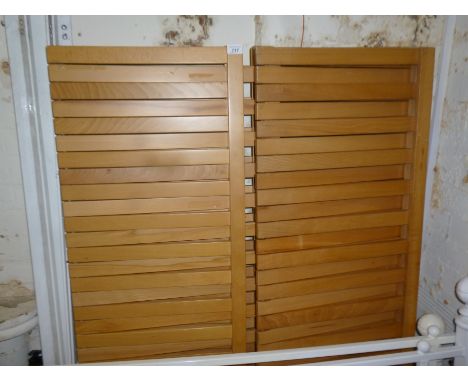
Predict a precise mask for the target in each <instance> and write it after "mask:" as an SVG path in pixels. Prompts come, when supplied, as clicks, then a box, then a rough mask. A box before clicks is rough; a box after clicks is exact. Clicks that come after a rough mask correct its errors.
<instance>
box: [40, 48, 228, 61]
mask: <svg viewBox="0 0 468 382" xmlns="http://www.w3.org/2000/svg"><path fill="white" fill-rule="evenodd" d="M47 61H48V63H49V64H108V65H114V64H117V65H118V64H121V65H128V64H137V65H146V64H190V65H191V64H225V63H226V62H227V54H226V48H225V47H177V48H174V47H160V46H158V47H154V48H150V47H109V46H106V47H101V46H48V47H47Z"/></svg>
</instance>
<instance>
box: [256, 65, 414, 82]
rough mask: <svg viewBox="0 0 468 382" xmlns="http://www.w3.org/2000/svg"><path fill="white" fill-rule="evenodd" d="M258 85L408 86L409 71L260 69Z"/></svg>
mask: <svg viewBox="0 0 468 382" xmlns="http://www.w3.org/2000/svg"><path fill="white" fill-rule="evenodd" d="M255 74H256V77H255V83H257V84H263V83H266V84H271V83H277V84H295V83H298V84H368V83H408V82H409V81H410V78H411V77H410V75H411V73H410V69H409V68H386V67H381V68H356V67H354V68H353V67H342V68H336V67H313V66H312V67H310V66H309V67H307V66H302V67H301V66H294V67H288V66H276V65H271V66H257V67H256V72H255Z"/></svg>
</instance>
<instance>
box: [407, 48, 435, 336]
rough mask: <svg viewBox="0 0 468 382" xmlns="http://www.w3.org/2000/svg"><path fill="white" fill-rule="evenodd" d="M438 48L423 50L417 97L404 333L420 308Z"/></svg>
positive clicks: (420, 57) (410, 330) (411, 329)
mask: <svg viewBox="0 0 468 382" xmlns="http://www.w3.org/2000/svg"><path fill="white" fill-rule="evenodd" d="M434 54H435V52H434V49H433V48H423V49H420V50H419V59H420V64H419V67H418V69H419V70H418V75H417V82H418V89H419V93H418V97H417V101H416V107H415V111H416V116H417V128H416V134H415V142H414V150H413V151H414V153H413V155H414V157H413V165H412V177H411V181H412V185H411V197H410V206H411V207H410V208H411V215H410V220H409V225H408V241H409V250H408V257H407V263H406V267H407V269H408V272H407V278H406V283H405V284H406V292H405V294H406V298H405V310H404V316H403V333H404V335H409V333H414V331H415V327H416V320H415V317H416V309H417V300H418V284H419V264H420V258H421V241H422V239H421V237H422V227H423V215H424V195H425V185H426V172H427V155H428V149H427V147H428V144H429V130H430V119H431V105H432V82H433V72H434Z"/></svg>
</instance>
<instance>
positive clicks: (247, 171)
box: [244, 163, 256, 178]
mask: <svg viewBox="0 0 468 382" xmlns="http://www.w3.org/2000/svg"><path fill="white" fill-rule="evenodd" d="M244 176H245V177H246V178H253V177H255V176H256V172H255V163H246V164H245V165H244Z"/></svg>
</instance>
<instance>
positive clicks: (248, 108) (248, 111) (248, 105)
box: [244, 98, 256, 115]
mask: <svg viewBox="0 0 468 382" xmlns="http://www.w3.org/2000/svg"><path fill="white" fill-rule="evenodd" d="M255 105H256V103H255V100H253V99H251V98H244V114H245V115H254V114H255Z"/></svg>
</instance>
